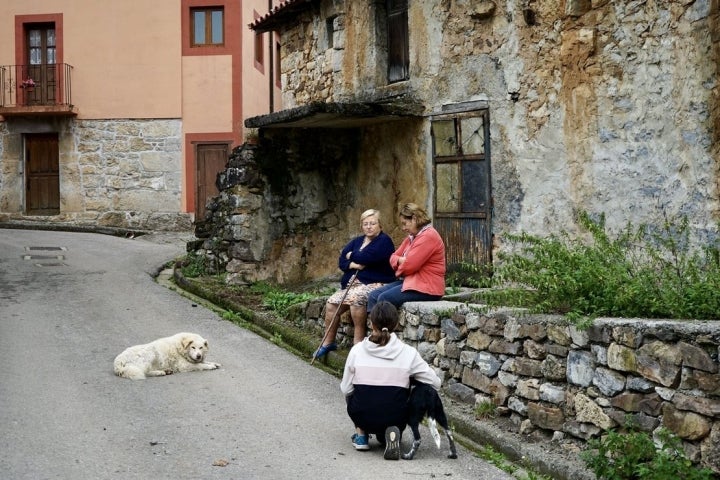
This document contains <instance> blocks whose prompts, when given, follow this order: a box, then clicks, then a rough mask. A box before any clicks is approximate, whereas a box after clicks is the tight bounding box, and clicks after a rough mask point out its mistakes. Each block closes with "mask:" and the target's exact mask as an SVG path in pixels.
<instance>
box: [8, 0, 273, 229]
mask: <svg viewBox="0 0 720 480" xmlns="http://www.w3.org/2000/svg"><path fill="white" fill-rule="evenodd" d="M277 3H279V2H277V1H273V0H264V1H263V0H249V1H242V0H212V1H210V0H154V1H152V2H146V1H141V0H123V1H122V2H111V1H109V0H103V1H97V0H32V1H28V0H5V1H3V2H2V3H0V87H2V88H1V90H0V92H1V93H0V221H17V220H22V221H33V222H41V223H61V224H69V225H72V226H83V225H87V226H104V227H114V228H124V229H137V230H145V229H146V230H176V229H189V228H190V225H191V222H192V221H193V220H194V219H195V218H201V216H202V215H203V214H204V211H205V202H206V200H207V199H208V197H212V196H213V195H214V194H215V193H216V187H215V176H216V173H217V172H218V171H220V170H223V169H224V166H225V163H226V161H227V156H228V154H229V152H230V150H231V149H232V148H234V147H236V146H238V145H240V144H242V143H243V141H244V139H245V136H246V134H247V132H245V129H244V127H243V120H244V119H245V118H247V117H252V116H256V115H259V114H264V113H269V112H272V111H275V110H278V109H280V94H279V92H280V85H279V82H280V76H279V72H278V69H277V65H276V59H275V57H276V51H277V50H276V48H277V47H276V43H277V42H276V39H275V37H274V36H273V34H256V33H255V32H253V31H252V30H250V29H249V28H248V25H249V24H250V23H252V22H253V21H256V20H257V19H258V18H261V17H263V16H264V15H266V14H267V12H268V11H269V10H270V9H272V8H273V5H274V4H277Z"/></svg>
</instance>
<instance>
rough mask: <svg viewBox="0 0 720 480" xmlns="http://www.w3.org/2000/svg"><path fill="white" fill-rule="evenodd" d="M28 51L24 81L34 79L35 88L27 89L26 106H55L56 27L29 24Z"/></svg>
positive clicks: (26, 53) (56, 84) (27, 28)
mask: <svg viewBox="0 0 720 480" xmlns="http://www.w3.org/2000/svg"><path fill="white" fill-rule="evenodd" d="M25 35H26V41H25V45H26V46H27V51H26V52H25V56H26V62H25V63H26V64H25V68H24V69H23V70H24V71H23V74H22V77H23V78H22V79H19V80H20V81H26V80H28V79H32V81H33V82H34V83H35V86H34V87H33V88H25V89H24V90H25V91H24V95H25V104H26V105H48V104H53V103H55V101H56V98H57V87H58V78H57V76H58V75H57V64H56V62H57V59H56V52H57V46H56V43H55V25H54V24H52V23H40V24H29V25H28V26H27V27H26V28H25Z"/></svg>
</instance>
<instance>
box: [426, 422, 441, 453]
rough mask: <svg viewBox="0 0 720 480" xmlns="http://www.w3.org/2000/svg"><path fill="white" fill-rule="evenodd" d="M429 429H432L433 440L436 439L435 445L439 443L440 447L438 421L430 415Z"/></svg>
mask: <svg viewBox="0 0 720 480" xmlns="http://www.w3.org/2000/svg"><path fill="white" fill-rule="evenodd" d="M428 429H430V435H432V437H433V440H435V445H437V448H440V432H438V429H437V422H436V421H435V419H434V418H431V417H428Z"/></svg>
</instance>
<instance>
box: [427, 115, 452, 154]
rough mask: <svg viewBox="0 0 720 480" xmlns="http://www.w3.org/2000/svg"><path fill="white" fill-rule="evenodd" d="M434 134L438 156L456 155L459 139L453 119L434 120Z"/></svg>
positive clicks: (434, 143)
mask: <svg viewBox="0 0 720 480" xmlns="http://www.w3.org/2000/svg"><path fill="white" fill-rule="evenodd" d="M432 135H433V145H434V147H435V155H436V156H438V157H448V156H453V155H455V153H456V152H457V140H456V138H455V122H454V121H453V120H439V121H436V122H433V124H432Z"/></svg>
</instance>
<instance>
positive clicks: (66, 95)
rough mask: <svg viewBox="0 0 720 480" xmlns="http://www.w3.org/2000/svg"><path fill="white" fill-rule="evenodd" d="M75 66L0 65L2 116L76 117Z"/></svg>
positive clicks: (61, 64) (62, 64) (0, 104)
mask: <svg viewBox="0 0 720 480" xmlns="http://www.w3.org/2000/svg"><path fill="white" fill-rule="evenodd" d="M72 68H73V67H72V65H68V64H67V63H57V64H47V65H0V88H2V91H1V92H0V115H2V116H3V117H22V116H36V115H43V116H56V117H57V116H75V115H77V109H76V108H75V106H74V105H73V104H72V88H71V85H72Z"/></svg>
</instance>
